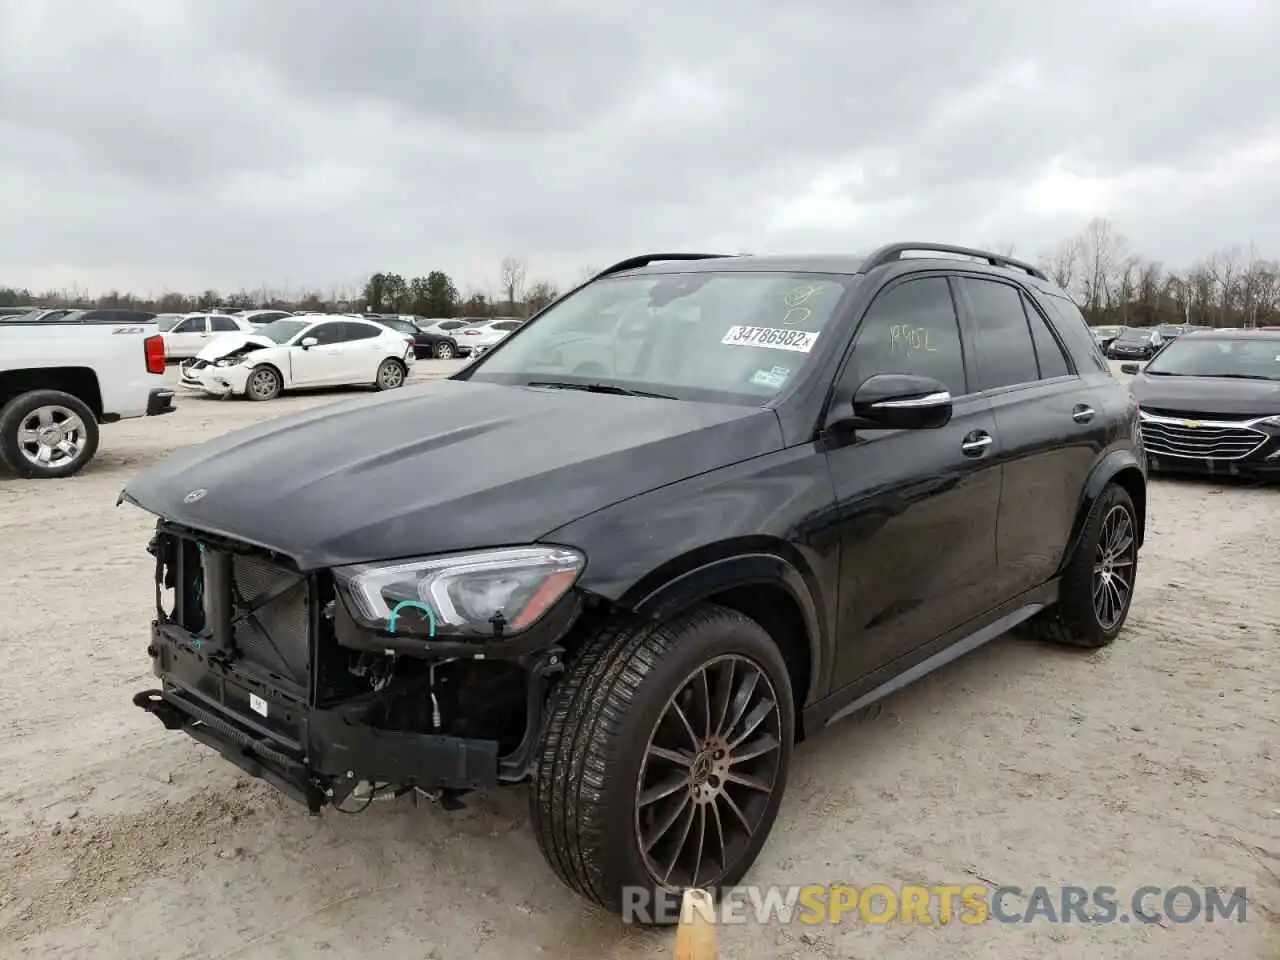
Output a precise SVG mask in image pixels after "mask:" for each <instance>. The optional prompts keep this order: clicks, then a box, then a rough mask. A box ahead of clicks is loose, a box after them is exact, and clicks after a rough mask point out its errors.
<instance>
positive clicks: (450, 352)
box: [432, 341, 457, 360]
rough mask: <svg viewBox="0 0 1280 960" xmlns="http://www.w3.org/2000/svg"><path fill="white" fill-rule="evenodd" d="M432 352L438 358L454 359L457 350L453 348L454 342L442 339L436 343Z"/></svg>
mask: <svg viewBox="0 0 1280 960" xmlns="http://www.w3.org/2000/svg"><path fill="white" fill-rule="evenodd" d="M432 352H433V353H434V354H435V358H436V359H437V360H452V359H453V357H454V354H455V353H456V352H457V351H456V350H454V349H453V344H452V343H449V342H447V341H442V342H440V343H437V344H436V345H435V347H434V348H433V350H432Z"/></svg>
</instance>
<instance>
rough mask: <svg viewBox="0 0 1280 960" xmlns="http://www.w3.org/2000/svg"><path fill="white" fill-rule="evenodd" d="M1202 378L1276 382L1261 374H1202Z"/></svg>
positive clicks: (1272, 378)
mask: <svg viewBox="0 0 1280 960" xmlns="http://www.w3.org/2000/svg"><path fill="white" fill-rule="evenodd" d="M1200 376H1202V377H1221V378H1222V379H1224V380H1274V379H1275V378H1274V377H1264V376H1263V375H1262V374H1260V373H1202V374H1200Z"/></svg>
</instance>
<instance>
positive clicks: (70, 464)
mask: <svg viewBox="0 0 1280 960" xmlns="http://www.w3.org/2000/svg"><path fill="white" fill-rule="evenodd" d="M97 450H98V421H97V418H96V417H95V416H94V414H93V411H92V410H90V409H89V407H88V406H87V405H86V404H85V403H84V401H82V400H80V399H79V398H78V397H74V396H72V395H71V394H69V393H63V392H62V391H61V390H32V391H30V392H29V393H23V394H20V395H19V396H17V397H15V398H14V399H12V400H10V401H9V403H8V404H6V405H5V406H4V407H3V408H2V409H0V460H2V461H4V463H5V464H6V465H7V466H8V467H9V469H10V470H12V471H13V472H14V473H16V474H17V475H18V476H20V477H38V478H55V477H69V476H71V475H72V474H74V473H79V472H80V470H81V469H82V468H83V467H84V465H85V464H86V463H88V462H89V461H90V460H92V459H93V455H94V454H95V453H96V452H97Z"/></svg>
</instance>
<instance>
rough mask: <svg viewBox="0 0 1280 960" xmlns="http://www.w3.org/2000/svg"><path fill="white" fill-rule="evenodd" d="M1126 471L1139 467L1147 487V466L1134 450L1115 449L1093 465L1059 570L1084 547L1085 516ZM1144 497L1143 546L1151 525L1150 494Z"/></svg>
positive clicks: (1140, 535) (1140, 538)
mask: <svg viewBox="0 0 1280 960" xmlns="http://www.w3.org/2000/svg"><path fill="white" fill-rule="evenodd" d="M1124 470H1136V471H1137V472H1139V473H1140V474H1141V475H1142V477H1143V486H1144V487H1145V486H1146V476H1147V470H1146V465H1145V464H1144V463H1142V462H1141V461H1139V460H1138V458H1137V457H1136V456H1135V455H1134V454H1133V452H1132V451H1130V450H1112V451H1111V452H1110V453H1108V454H1106V455H1105V456H1103V457H1101V458H1100V459H1099V460H1098V462H1097V463H1095V464H1094V465H1093V470H1092V472H1091V473H1090V474H1089V479H1088V480H1086V481H1085V485H1084V493H1083V494H1081V496H1080V505H1079V506H1078V507H1077V508H1076V520H1075V525H1074V526H1073V527H1072V530H1071V541H1070V543H1069V544H1068V545H1067V550H1066V551H1065V552H1064V553H1063V555H1062V563H1061V565H1060V566H1059V570H1058V572H1059V573H1061V572H1062V570H1063V569H1065V568H1066V565H1067V564H1068V563H1069V562H1070V561H1071V558H1072V557H1073V556H1075V552H1076V549H1077V548H1078V547H1079V546H1080V537H1081V536H1082V535H1083V534H1084V522H1085V518H1086V517H1088V516H1089V510H1090V508H1092V507H1093V503H1094V501H1095V500H1097V499H1098V497H1100V496H1101V495H1102V491H1103V490H1105V489H1106V487H1107V484H1109V483H1111V481H1112V480H1114V479H1115V478H1116V476H1117V475H1118V474H1119V473H1120V472H1121V471H1124ZM1142 499H1143V503H1142V504H1138V505H1137V506H1138V509H1139V510H1140V511H1141V514H1142V515H1141V517H1140V518H1139V523H1138V546H1139V547H1141V546H1142V544H1143V541H1144V540H1145V539H1146V527H1147V516H1146V497H1145V496H1144V497H1143V498H1142Z"/></svg>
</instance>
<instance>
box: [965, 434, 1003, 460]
mask: <svg viewBox="0 0 1280 960" xmlns="http://www.w3.org/2000/svg"><path fill="white" fill-rule="evenodd" d="M994 442H995V438H994V437H992V436H991V434H989V433H984V432H983V431H981V430H978V431H976V432H974V433H971V434H969V436H967V437H965V438H964V442H963V443H961V444H960V451H961V452H962V453H963V454H964V455H965V456H966V457H980V456H982V454H983V453H984V452H985V451H986V449H987V447H989V446H991V444H992V443H994Z"/></svg>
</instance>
